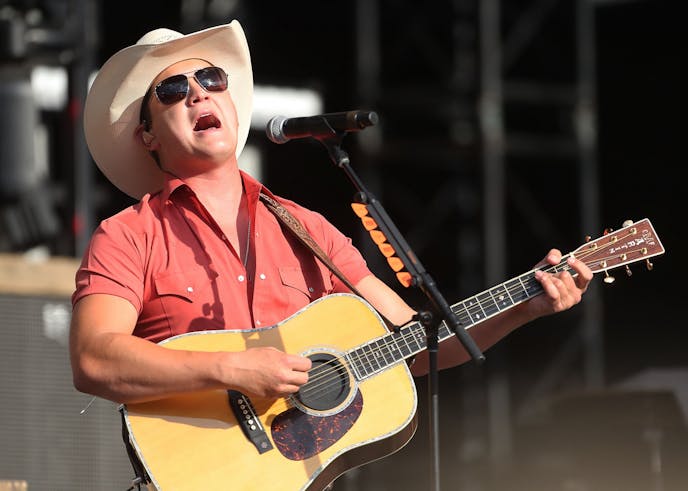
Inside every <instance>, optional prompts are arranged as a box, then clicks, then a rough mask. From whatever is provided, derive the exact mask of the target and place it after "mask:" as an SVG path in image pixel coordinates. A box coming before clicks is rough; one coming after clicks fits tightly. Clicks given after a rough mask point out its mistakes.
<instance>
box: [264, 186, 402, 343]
mask: <svg viewBox="0 0 688 491" xmlns="http://www.w3.org/2000/svg"><path fill="white" fill-rule="evenodd" d="M260 199H262V200H263V203H265V206H267V208H268V209H269V210H270V211H271V212H272V213H274V215H275V216H276V217H277V219H278V220H279V221H280V222H281V223H282V224H283V225H284V226H285V227H287V228H288V229H289V230H291V232H292V233H293V234H294V235H295V236H296V237H297V238H298V239H299V241H301V243H302V244H303V245H304V246H306V247H307V248H308V249H310V250H311V251H312V252H313V254H314V255H315V257H317V258H318V259H319V260H320V261H321V262H322V263H323V264H324V265H325V266H327V267H328V268H329V269H330V271H332V272H333V273H334V274H335V276H337V278H339V279H340V280H341V282H342V283H344V284H345V285H346V286H347V287H348V288H349V290H351V291H352V292H353V293H354V294H355V295H358V296H359V297H361V298H363V299H365V297H364V296H363V295H362V294H361V293H360V292H359V291H358V290H357V289H356V287H355V286H354V285H352V284H351V282H350V281H349V280H348V279H347V278H346V276H344V273H342V272H341V271H340V270H339V268H337V266H335V265H334V264H333V263H332V260H331V259H330V258H329V256H328V255H327V254H325V251H323V250H322V249H321V248H320V246H319V245H318V244H317V243H316V242H315V240H313V237H311V235H310V234H309V233H308V231H306V229H305V228H303V225H301V222H299V221H298V220H297V219H296V218H295V217H294V215H292V214H291V213H289V210H287V209H286V208H285V207H284V206H282V205H281V204H279V203H278V202H277V201H276V200H274V199H273V198H271V197H270V196H268V195H267V194H265V193H260ZM377 314H378V315H379V316H380V318H381V319H382V320H383V321H384V322H385V325H386V326H387V328H388V329H389V330H390V331H394V332H398V330H399V327H398V326H396V325H395V324H393V323H392V322H390V321H389V320H388V319H387V318H386V317H385V316H384V315H382V314H381V313H380V312H377Z"/></svg>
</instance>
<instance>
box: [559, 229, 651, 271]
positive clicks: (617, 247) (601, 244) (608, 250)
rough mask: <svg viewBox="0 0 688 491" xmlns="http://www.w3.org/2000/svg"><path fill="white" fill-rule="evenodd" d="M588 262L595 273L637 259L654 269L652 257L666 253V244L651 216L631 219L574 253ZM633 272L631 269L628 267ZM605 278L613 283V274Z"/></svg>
mask: <svg viewBox="0 0 688 491" xmlns="http://www.w3.org/2000/svg"><path fill="white" fill-rule="evenodd" d="M572 254H573V255H574V256H576V258H578V259H580V260H581V261H583V262H585V264H587V266H588V267H589V268H590V269H591V270H592V272H593V273H599V272H600V271H604V272H605V274H606V272H607V271H608V270H610V269H614V268H618V267H619V266H624V265H628V264H631V263H634V262H637V261H645V262H646V264H647V267H648V269H652V263H651V262H650V258H651V257H654V256H658V255H660V254H664V247H663V246H662V243H661V242H660V240H659V237H658V236H657V234H656V233H655V229H654V228H653V227H652V224H651V223H650V220H648V219H647V218H645V219H643V220H638V221H637V222H634V223H631V222H630V220H629V221H626V222H624V225H623V228H620V229H619V230H614V231H611V232H606V233H605V234H604V235H603V236H602V237H600V238H598V239H595V240H590V241H588V242H586V243H585V244H584V245H582V246H580V247H579V248H578V249H576V250H575V251H573V253H572ZM627 271H628V272H629V274H630V270H629V269H628V268H627ZM605 281H606V282H608V283H611V282H612V281H614V279H613V278H612V277H610V276H607V278H605Z"/></svg>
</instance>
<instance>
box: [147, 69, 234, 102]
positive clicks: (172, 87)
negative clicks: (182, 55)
mask: <svg viewBox="0 0 688 491" xmlns="http://www.w3.org/2000/svg"><path fill="white" fill-rule="evenodd" d="M191 73H193V78H194V79H195V80H196V82H198V84H199V85H200V86H201V87H203V89H205V90H207V91H208V92H223V91H225V90H227V74H226V73H225V71H224V70H223V69H222V68H220V67H216V66H209V67H205V68H200V69H198V70H195V71H192V72H185V73H179V74H177V75H172V76H171V77H168V78H166V79H165V80H163V81H161V82H160V83H158V84H157V85H156V86H155V89H154V90H153V91H154V92H155V96H156V97H157V98H158V100H159V101H160V102H161V103H162V104H166V105H169V104H174V103H175V102H179V101H181V100H183V99H185V98H186V96H187V94H188V93H189V77H188V75H189V74H191Z"/></svg>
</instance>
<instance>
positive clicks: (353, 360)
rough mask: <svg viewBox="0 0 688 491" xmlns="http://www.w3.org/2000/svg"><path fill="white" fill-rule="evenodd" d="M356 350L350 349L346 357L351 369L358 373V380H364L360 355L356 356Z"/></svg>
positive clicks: (355, 373)
mask: <svg viewBox="0 0 688 491" xmlns="http://www.w3.org/2000/svg"><path fill="white" fill-rule="evenodd" d="M355 354H356V350H354V351H350V352H349V353H347V354H346V356H345V358H346V360H347V362H348V364H349V366H350V367H351V369H352V370H353V371H354V375H356V377H355V378H356V380H362V379H363V378H364V375H363V373H362V372H361V369H360V366H359V360H358V357H357V356H355Z"/></svg>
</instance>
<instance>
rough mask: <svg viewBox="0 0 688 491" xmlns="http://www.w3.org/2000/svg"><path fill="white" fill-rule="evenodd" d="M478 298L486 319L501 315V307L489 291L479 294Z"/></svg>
mask: <svg viewBox="0 0 688 491" xmlns="http://www.w3.org/2000/svg"><path fill="white" fill-rule="evenodd" d="M476 298H477V299H478V302H480V307H481V308H482V311H483V312H484V313H485V318H487V317H492V316H493V315H495V314H498V313H499V306H498V305H497V303H496V302H495V301H494V298H492V295H491V294H490V292H489V291H488V292H483V293H480V294H478V295H477V296H476Z"/></svg>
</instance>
